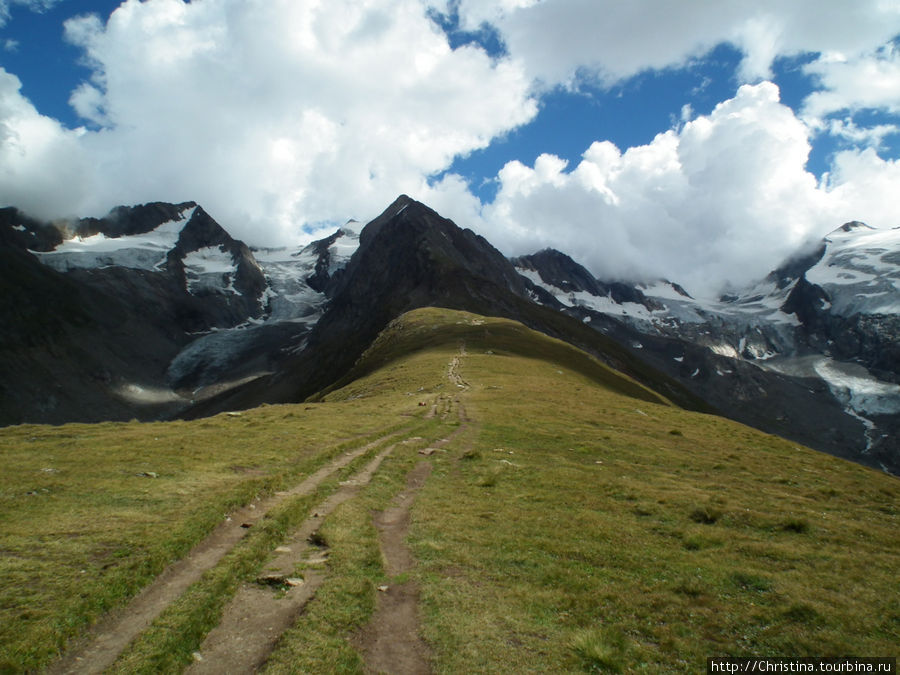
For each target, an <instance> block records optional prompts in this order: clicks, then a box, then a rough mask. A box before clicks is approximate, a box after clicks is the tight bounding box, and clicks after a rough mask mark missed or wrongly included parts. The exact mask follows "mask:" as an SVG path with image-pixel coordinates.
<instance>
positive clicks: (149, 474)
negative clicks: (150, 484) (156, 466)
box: [135, 471, 159, 478]
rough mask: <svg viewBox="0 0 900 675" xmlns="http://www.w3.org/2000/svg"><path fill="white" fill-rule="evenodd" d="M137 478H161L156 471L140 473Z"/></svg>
mask: <svg viewBox="0 0 900 675" xmlns="http://www.w3.org/2000/svg"><path fill="white" fill-rule="evenodd" d="M135 476H138V477H139V478H159V474H158V473H156V472H155V471H141V472H140V473H136V474H135Z"/></svg>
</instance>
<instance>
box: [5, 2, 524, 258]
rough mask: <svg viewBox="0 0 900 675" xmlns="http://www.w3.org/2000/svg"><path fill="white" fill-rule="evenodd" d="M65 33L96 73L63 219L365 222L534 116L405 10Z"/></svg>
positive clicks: (119, 14) (237, 14) (251, 16)
mask: <svg viewBox="0 0 900 675" xmlns="http://www.w3.org/2000/svg"><path fill="white" fill-rule="evenodd" d="M66 35H67V37H68V39H69V40H70V41H71V42H72V43H74V44H76V45H78V46H79V47H81V48H82V49H83V50H84V54H85V59H86V62H87V63H88V64H89V65H90V66H91V67H92V70H93V76H92V78H91V80H90V81H89V82H84V83H83V84H82V85H81V86H80V87H78V89H77V90H76V91H74V92H73V94H72V96H71V99H70V101H71V104H72V105H73V106H74V107H75V109H76V110H77V111H78V113H79V114H80V115H81V116H82V117H84V118H85V119H86V120H88V121H89V122H91V123H92V126H91V127H90V129H89V130H87V131H84V132H83V133H82V134H81V135H80V137H79V138H78V145H79V147H80V149H81V152H83V153H84V155H85V156H88V157H90V160H91V168H92V171H91V172H89V173H92V174H93V176H92V182H91V183H92V184H91V190H90V191H89V192H85V193H84V194H82V195H80V196H79V195H76V194H74V193H75V190H74V189H73V190H68V191H67V193H66V194H67V195H68V196H69V197H71V198H72V199H71V202H70V204H69V208H68V209H67V211H71V210H81V211H88V212H102V211H104V210H106V209H108V208H109V207H110V206H111V205H113V204H118V203H135V202H141V201H147V200H151V199H161V200H167V201H178V200H182V199H194V200H196V201H198V202H201V203H203V204H204V205H205V206H206V208H208V209H209V210H210V211H211V212H213V213H214V214H215V215H216V217H217V218H219V219H221V220H222V222H226V223H228V225H229V227H230V228H231V229H232V230H234V234H235V235H236V236H239V237H244V238H246V239H249V240H251V241H257V242H259V241H260V240H267V241H268V242H269V243H274V242H275V241H278V240H282V239H285V238H287V237H288V236H291V235H293V236H296V234H297V230H298V228H299V227H300V226H302V225H309V224H312V225H315V224H316V223H320V222H323V221H329V222H334V221H335V220H340V219H341V218H345V217H349V216H351V215H357V216H358V215H359V214H368V213H372V212H373V211H376V212H377V209H379V208H383V206H384V205H385V204H386V203H389V202H390V200H391V199H393V198H394V197H395V196H396V195H397V194H398V193H399V192H403V191H409V192H415V191H417V190H421V189H422V188H423V187H425V188H427V177H428V176H430V175H432V174H435V173H437V172H439V171H441V170H444V169H446V167H447V166H449V165H450V163H451V162H452V160H453V158H454V157H455V156H457V155H460V154H465V153H468V152H471V151H472V150H474V149H476V148H482V147H485V146H486V145H488V144H489V143H490V141H491V140H492V139H494V138H495V137H497V136H498V135H500V134H503V133H504V132H506V131H508V130H510V129H512V128H514V127H516V126H518V125H520V124H524V123H526V122H528V121H529V120H530V119H531V118H532V117H533V116H534V115H535V114H536V111H537V106H536V102H535V101H534V100H533V99H532V98H531V96H530V95H529V93H528V89H529V81H528V80H527V78H526V77H525V75H524V73H523V72H522V71H521V68H520V67H519V66H517V65H515V64H513V63H510V62H508V61H499V62H498V61H493V60H492V59H491V58H490V57H488V56H487V55H486V54H485V53H484V52H483V51H482V50H480V49H477V48H474V47H463V48H459V49H456V50H452V49H451V48H450V46H449V45H448V42H447V38H446V36H445V35H444V34H443V32H442V31H441V30H440V29H439V28H438V27H437V26H436V25H435V24H434V23H433V22H432V21H431V20H430V19H429V18H428V16H427V14H426V12H425V7H424V6H423V5H422V4H420V3H419V2H418V1H417V0H365V1H364V2H361V1H358V0H334V1H331V2H328V3H320V2H314V1H313V0H306V1H298V0H264V1H263V0H256V1H252V2H248V1H246V0H222V1H221V2H198V3H184V2H182V1H181V0H148V1H146V2H139V1H138V0H128V1H127V2H124V3H123V4H122V5H121V6H120V7H119V8H118V9H117V10H116V11H115V12H113V14H112V15H111V16H110V18H109V20H108V21H107V22H106V23H105V24H104V23H103V22H101V21H100V20H99V19H98V18H97V17H96V16H87V17H79V18H75V19H71V20H70V21H68V22H67V24H66ZM20 103H21V101H20ZM32 112H33V110H32ZM21 119H23V118H21V117H16V118H10V119H6V121H5V124H6V125H7V127H10V128H15V127H16V125H17V124H18V123H19V121H20V120H21ZM56 132H57V135H58V136H60V138H63V137H65V138H68V136H67V135H66V134H60V130H59V129H56ZM20 135H21V134H20ZM28 142H29V138H28V137H25V136H22V137H21V138H20V140H19V146H20V148H25V149H27V150H29V152H31V150H30V149H29V148H27V147H26V146H27V143H28ZM11 170H12V171H13V172H17V173H16V175H17V176H19V177H20V178H22V179H23V180H24V177H25V176H26V172H25V170H24V169H21V170H20V168H19V167H17V166H16V165H15V163H13V165H12V167H11ZM13 177H15V176H13ZM3 191H4V192H5V194H2V195H0V198H2V199H3V200H5V201H8V202H12V201H13V200H14V198H15V195H16V194H18V192H19V191H17V189H16V185H15V184H13V185H7V186H4V188H3ZM79 197H80V198H79ZM59 201H62V199H60V200H59ZM19 203H21V202H19Z"/></svg>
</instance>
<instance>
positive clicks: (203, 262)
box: [184, 246, 241, 295]
mask: <svg viewBox="0 0 900 675" xmlns="http://www.w3.org/2000/svg"><path fill="white" fill-rule="evenodd" d="M184 274H185V277H186V279H187V290H188V292H189V293H192V294H194V295H196V294H198V293H202V292H209V291H212V292H219V293H233V294H236V295H240V294H241V293H240V291H238V290H237V289H236V288H235V287H234V279H235V276H236V275H237V265H236V264H235V262H234V257H233V256H232V255H231V253H230V252H228V251H226V250H224V248H223V247H221V246H206V247H204V248H201V249H197V250H196V251H191V252H190V253H188V254H187V255H185V256H184Z"/></svg>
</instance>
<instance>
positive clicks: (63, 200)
mask: <svg viewBox="0 0 900 675" xmlns="http://www.w3.org/2000/svg"><path fill="white" fill-rule="evenodd" d="M21 87H22V83H21V82H20V81H19V78H17V77H16V76H15V75H12V74H10V73H7V72H6V70H4V69H3V68H2V67H0V203H4V202H5V203H7V204H14V205H16V206H18V207H19V208H22V209H24V210H26V211H28V212H29V213H32V214H34V215H35V216H38V217H42V218H54V217H57V216H60V215H73V214H75V213H77V209H76V208H73V207H76V206H77V205H78V204H79V203H80V201H81V199H82V198H83V196H84V195H85V194H87V193H88V192H89V191H90V190H91V187H92V186H91V184H90V179H89V174H90V171H89V165H88V162H87V158H86V156H85V153H84V151H83V149H82V147H81V145H80V136H81V132H80V131H69V130H67V129H64V128H63V127H62V126H61V125H60V124H59V123H58V122H57V121H56V120H54V119H51V118H49V117H45V116H43V115H41V114H40V113H38V111H37V110H35V108H34V106H33V105H32V104H31V102H30V101H28V99H26V98H25V97H24V96H22V94H21Z"/></svg>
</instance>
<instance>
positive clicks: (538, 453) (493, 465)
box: [0, 309, 900, 673]
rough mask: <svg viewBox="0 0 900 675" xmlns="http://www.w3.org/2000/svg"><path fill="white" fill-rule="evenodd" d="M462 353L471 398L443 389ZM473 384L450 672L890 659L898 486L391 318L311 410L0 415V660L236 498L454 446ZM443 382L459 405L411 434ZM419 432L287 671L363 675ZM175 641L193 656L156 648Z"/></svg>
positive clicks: (576, 355)
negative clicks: (358, 455)
mask: <svg viewBox="0 0 900 675" xmlns="http://www.w3.org/2000/svg"><path fill="white" fill-rule="evenodd" d="M461 344H464V345H465V350H466V356H464V357H462V361H461V375H462V376H463V378H464V379H465V381H466V382H467V383H468V384H469V386H470V389H469V390H468V391H465V392H463V391H462V390H460V389H459V388H457V387H456V386H455V385H452V384H451V383H450V382H449V381H448V379H447V369H448V363H449V362H450V360H451V358H453V356H455V355H457V354H459V349H460V345H461ZM460 396H461V401H462V404H463V405H464V406H465V410H466V412H467V414H468V416H469V417H470V418H472V420H473V422H472V423H470V424H469V425H468V426H467V427H466V428H465V429H464V433H462V434H459V435H457V436H455V437H454V439H453V441H452V442H451V443H449V444H447V445H446V446H445V447H444V448H443V450H444V452H438V453H435V454H433V455H431V456H430V457H429V458H428V461H430V462H432V465H433V471H432V474H431V476H430V477H429V479H428V481H427V483H426V485H425V487H424V488H423V490H422V491H421V492H420V493H419V495H418V498H417V501H416V503H415V505H414V507H413V512H412V529H411V534H410V537H409V543H410V546H411V548H412V550H413V552H414V554H415V556H416V559H417V560H418V566H417V567H416V569H415V570H414V571H413V572H412V573H411V575H410V576H411V578H413V579H415V580H416V581H417V583H418V585H419V588H420V591H421V597H422V620H423V627H422V631H423V635H424V636H425V638H426V640H427V641H428V642H429V644H430V645H431V648H432V653H433V658H434V663H433V666H434V669H435V671H436V672H440V673H456V672H485V673H490V672H498V673H499V672H504V673H506V672H523V673H524V672H548V671H551V672H660V671H665V672H698V671H700V670H702V669H703V668H704V664H705V661H706V658H707V657H709V656H714V655H725V654H731V655H810V656H812V655H816V656H820V655H836V656H840V655H850V654H856V655H875V654H892V653H895V651H896V645H897V644H900V597H898V594H897V593H896V567H897V560H898V559H900V555H898V554H900V544H898V542H897V538H896V532H897V531H898V524H900V523H898V513H900V509H898V506H897V504H898V497H900V483H898V481H897V479H896V478H893V477H890V476H886V475H884V474H880V473H878V472H875V471H872V470H870V469H867V468H864V467H861V466H858V465H854V464H851V463H848V462H845V461H843V460H839V459H836V458H832V457H830V456H827V455H823V454H820V453H816V452H813V451H811V450H808V449H806V448H802V447H799V446H797V445H796V444H794V443H790V442H787V441H784V440H782V439H779V438H777V437H774V436H770V435H767V434H763V433H760V432H758V431H755V430H753V429H750V428H747V427H744V426H741V425H739V424H736V423H733V422H730V421H727V420H724V419H721V418H717V417H714V416H709V415H702V414H698V413H691V412H686V411H684V410H681V409H679V408H676V407H674V406H672V405H670V404H668V402H667V401H666V400H665V399H663V398H661V397H660V396H658V395H656V394H654V393H653V392H651V391H649V390H647V389H646V388H644V387H642V386H641V385H639V384H636V383H635V382H634V381H633V380H631V379H629V378H626V377H624V376H621V375H619V374H618V373H616V372H615V371H612V370H610V369H609V368H606V367H605V366H603V365H602V364H600V363H599V362H597V361H596V360H594V359H592V358H591V357H588V356H587V355H585V354H583V353H582V352H579V351H578V350H575V349H573V348H571V347H569V346H567V345H564V344H563V343H560V342H558V341H555V340H551V339H549V338H546V337H544V336H540V335H537V334H535V333H533V332H531V331H528V330H527V329H525V328H523V327H522V326H520V325H519V324H516V323H514V322H511V321H506V320H500V319H489V318H484V317H474V316H472V315H468V314H464V313H459V312H450V311H447V310H437V309H426V310H418V311H416V312H413V313H410V314H408V315H405V316H404V317H401V318H400V319H399V320H398V321H396V322H394V323H393V324H392V325H391V326H390V327H389V328H388V329H387V330H386V331H385V332H384V333H382V335H381V336H380V337H379V339H378V340H377V341H376V342H375V343H374V344H373V346H372V347H371V348H370V350H369V351H368V352H367V353H366V355H364V357H363V358H362V359H361V360H360V362H359V363H358V364H357V366H356V368H355V369H354V371H353V373H352V374H351V377H348V378H347V379H346V380H345V381H343V382H341V383H340V385H339V386H336V387H334V388H333V389H331V390H330V391H327V392H323V394H322V395H321V396H320V397H318V400H319V401H320V402H317V403H315V404H312V403H310V404H306V405H300V406H278V407H274V406H273V407H264V408H261V409H258V410H255V411H248V412H247V413H245V414H244V415H243V416H241V417H237V418H229V417H225V416H222V417H217V418H213V419H210V420H199V421H196V422H191V423H172V424H157V425H138V424H126V425H107V424H104V425H68V426H65V427H59V428H49V427H16V428H11V429H5V430H0V457H2V460H3V462H4V471H3V473H2V474H0V519H2V523H3V527H2V529H0V552H2V557H0V578H2V579H3V582H2V585H0V626H2V628H0V650H2V651H0V671H2V670H4V669H6V670H9V671H11V672H17V671H20V670H23V669H26V668H37V667H39V666H40V665H41V664H44V663H46V662H47V659H49V658H50V657H52V654H53V653H54V652H55V651H56V650H57V649H58V648H59V647H60V646H61V645H62V644H64V642H65V640H66V639H67V638H68V637H70V636H72V635H75V634H78V633H79V632H80V631H81V630H83V628H84V626H85V625H86V624H87V623H89V622H90V621H92V620H94V619H95V618H96V617H97V616H99V614H100V613H102V612H103V611H104V610H106V609H107V608H109V607H112V606H115V605H117V604H121V603H122V602H123V601H124V600H125V599H126V598H127V597H129V596H130V595H132V594H133V593H134V592H135V591H136V590H137V589H138V588H139V587H140V586H141V585H143V584H144V583H146V581H147V580H149V579H150V578H152V576H153V575H154V574H156V573H157V572H158V571H159V570H160V569H162V567H163V566H164V565H165V564H166V563H167V561H169V560H171V559H173V558H175V557H177V556H179V555H181V554H182V553H183V552H184V551H185V550H187V548H189V547H190V545H192V543H193V542H195V541H197V540H198V539H199V538H200V537H202V535H203V534H204V533H205V532H207V531H209V529H210V528H211V527H212V526H214V525H215V524H216V523H217V522H218V521H219V520H220V519H221V517H222V515H223V513H224V512H225V511H226V510H227V509H228V508H229V507H230V506H231V505H235V504H238V503H242V502H246V501H247V500H248V499H250V498H252V497H253V496H254V495H255V494H257V493H261V492H265V491H270V490H273V489H278V487H279V486H281V485H283V484H286V483H292V482H296V480H297V479H298V477H302V476H303V475H305V474H306V473H308V472H310V471H311V470H313V469H314V468H315V467H317V466H319V465H320V464H321V463H322V462H323V461H325V458H326V457H327V456H329V454H330V453H332V452H334V451H335V449H336V447H337V446H338V445H339V444H340V443H342V442H346V441H350V440H351V439H352V438H353V437H359V436H369V437H371V436H372V435H374V434H377V433H378V432H380V431H381V430H383V429H385V428H388V427H391V428H399V427H400V426H401V425H406V427H407V428H411V427H409V426H408V425H409V424H411V423H415V424H420V425H424V426H421V427H419V428H420V429H423V431H421V432H420V431H416V432H415V433H416V434H418V435H420V436H423V437H428V436H429V434H430V435H431V436H432V437H444V438H446V437H448V436H449V435H450V434H451V432H453V431H454V430H456V429H457V428H458V427H459V424H460V423H459V421H458V419H457V418H456V416H455V412H456V410H457V407H456V406H457V404H456V403H454V401H455V399H456V398H457V397H460ZM439 397H440V400H441V401H442V402H443V403H442V406H440V407H439V410H445V409H446V408H447V407H448V406H449V407H450V412H451V414H450V415H449V416H447V417H446V419H441V418H440V417H438V418H435V419H433V420H429V421H420V422H416V421H415V419H414V418H416V417H417V416H421V415H424V414H425V412H427V411H428V410H429V409H430V405H431V404H432V403H433V402H434V401H435V400H436V399H437V398H439ZM420 403H426V404H427V405H426V406H420V405H419V404H420ZM426 441H427V438H426V440H425V441H422V442H423V443H424V442H426ZM419 447H420V444H419V445H417V444H415V443H414V444H411V445H408V446H402V445H401V446H398V448H397V450H395V453H394V454H393V455H391V456H390V457H389V458H388V459H387V460H385V462H384V464H383V465H382V468H381V469H380V470H379V472H378V473H377V474H376V475H375V477H374V479H373V482H372V483H371V485H370V486H369V487H368V488H367V489H366V490H364V491H363V492H362V493H361V494H360V495H359V497H357V498H356V499H354V500H352V501H350V502H347V503H345V504H344V505H342V506H341V507H339V508H338V509H337V510H336V511H335V512H334V513H333V514H332V515H331V516H329V517H328V518H327V519H326V520H325V523H324V525H323V527H322V530H321V532H322V534H323V536H324V537H325V539H326V540H327V542H328V545H329V547H330V555H329V564H328V566H327V572H328V577H327V579H326V581H325V582H324V584H323V586H322V587H321V588H320V589H319V592H318V593H317V595H316V597H315V598H314V600H313V601H312V602H311V603H310V604H309V606H308V607H307V610H306V611H305V612H304V613H303V615H302V616H301V617H300V618H299V619H298V623H297V625H296V626H295V628H294V629H292V630H291V631H289V632H288V633H287V634H285V636H284V638H283V639H282V641H281V642H280V644H279V646H278V649H277V651H276V652H275V654H274V655H273V657H272V660H271V661H270V664H269V669H270V671H271V672H310V671H316V670H320V669H321V668H322V667H323V664H327V666H328V668H329V669H333V670H336V671H340V672H359V671H360V670H361V668H362V662H361V659H360V656H359V654H358V653H357V652H356V649H355V648H354V641H353V640H354V635H356V633H357V631H358V630H359V629H360V627H361V626H364V625H365V623H366V622H367V621H368V619H369V617H370V616H371V613H372V611H373V609H374V606H375V599H376V595H377V591H376V590H375V588H376V587H377V585H379V584H380V583H385V581H388V580H386V579H385V577H384V572H383V569H382V565H381V559H380V554H379V552H378V546H377V536H376V532H375V529H374V527H373V526H372V520H371V518H372V512H373V511H375V510H378V509H381V508H384V506H385V505H386V504H387V503H388V502H389V500H390V498H391V497H392V496H393V495H394V494H396V492H397V491H399V490H400V489H402V486H403V485H404V480H405V475H406V472H407V471H408V470H409V469H410V468H411V467H412V466H413V465H414V464H415V462H416V461H419V460H421V459H422V457H421V455H418V454H417V452H416V450H417V449H418V448H419ZM43 469H53V470H54V471H43ZM139 473H144V474H150V473H153V474H157V476H158V477H157V478H150V477H147V476H138V475H137V474H139ZM332 485H333V482H332V483H330V484H329V485H326V486H323V488H322V489H323V490H327V489H329V487H331V486H332ZM310 499H312V497H310ZM307 506H308V503H307V502H300V501H298V502H296V503H292V504H286V505H284V508H283V509H282V510H281V511H279V512H277V513H273V514H272V518H271V519H270V520H271V522H270V523H267V524H266V528H261V529H260V531H259V533H254V535H255V537H248V538H247V540H246V541H245V543H244V544H243V545H242V548H241V549H240V550H236V551H235V552H234V553H233V555H232V556H229V557H227V558H226V560H225V561H223V563H222V564H221V565H220V567H219V568H217V569H216V570H213V571H212V572H210V573H209V574H208V575H207V577H206V578H205V580H204V582H203V584H205V586H198V587H197V588H194V589H192V590H191V591H189V594H188V595H186V596H185V598H183V599H182V600H180V601H179V603H178V607H174V606H173V608H172V609H171V610H170V612H169V613H167V614H165V615H164V616H163V617H160V621H159V622H158V624H157V626H156V627H155V628H153V629H152V630H151V631H149V632H148V633H146V634H145V635H144V636H143V637H142V638H141V643H140V645H138V646H136V647H135V648H134V649H132V651H131V652H129V654H128V655H126V657H125V660H123V661H122V662H121V663H120V664H119V667H120V670H123V671H128V672H140V671H144V672H149V671H151V670H153V669H157V670H158V669H160V668H162V669H163V670H168V669H170V668H171V669H176V668H177V664H178V663H183V662H184V660H185V659H186V658H187V655H189V653H190V652H189V649H190V645H191V644H194V643H196V642H197V640H198V639H199V635H200V634H201V633H202V632H203V631H204V630H206V628H207V627H208V626H209V625H212V624H213V623H214V622H215V618H216V616H217V615H218V614H217V613H218V612H219V611H220V608H221V605H222V604H223V603H224V600H225V599H226V598H227V597H229V595H230V593H231V592H232V590H233V589H232V587H233V585H234V584H236V583H237V580H239V579H240V578H245V577H246V576H247V575H249V574H253V573H254V572H253V570H255V569H257V568H258V566H259V564H260V561H261V560H262V559H263V558H264V553H265V550H266V549H267V548H270V547H271V545H272V543H273V542H275V541H277V540H278V538H279V537H280V536H282V535H283V533H284V532H285V531H287V530H289V529H290V527H291V526H292V524H293V523H295V522H297V520H298V519H299V518H301V517H302V513H303V511H304V509H305V508H307ZM81 570H84V573H82V572H81ZM192 593H201V595H200V596H197V595H192ZM198 598H200V599H198ZM191 608H194V609H195V610H196V612H195V613H196V614H198V615H202V616H200V617H196V616H192V615H191V611H188V610H190V609H191ZM201 608H205V609H201ZM173 617H175V618H173ZM191 626H193V628H190V627H191ZM190 631H193V633H196V635H193V634H192V637H190V639H185V640H183V641H182V642H181V643H179V644H178V645H176V646H174V647H173V646H172V643H170V642H167V640H170V637H166V636H167V635H168V636H171V635H173V634H177V633H187V632H190ZM167 650H168V651H172V652H173V653H176V652H177V654H178V656H177V658H175V657H173V660H172V661H160V660H159V658H160V657H159V656H158V655H159V654H164V653H166V652H167ZM154 654H156V655H157V656H154Z"/></svg>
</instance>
